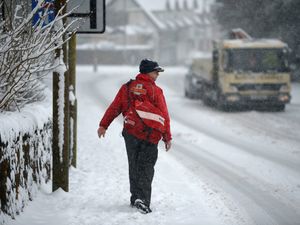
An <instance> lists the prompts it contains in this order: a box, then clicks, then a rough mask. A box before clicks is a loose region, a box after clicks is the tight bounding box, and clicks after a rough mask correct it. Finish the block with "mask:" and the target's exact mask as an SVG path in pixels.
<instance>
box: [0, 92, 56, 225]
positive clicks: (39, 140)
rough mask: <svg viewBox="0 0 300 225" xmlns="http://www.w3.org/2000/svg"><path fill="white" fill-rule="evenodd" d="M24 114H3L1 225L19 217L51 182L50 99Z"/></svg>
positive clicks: (0, 119) (0, 126)
mask: <svg viewBox="0 0 300 225" xmlns="http://www.w3.org/2000/svg"><path fill="white" fill-rule="evenodd" d="M46 96H47V98H46V99H45V101H43V102H36V103H32V104H29V105H26V106H25V107H24V108H23V109H22V110H21V112H4V113H1V114H0V173H1V176H0V200H1V201H0V207H1V210H0V224H4V222H5V218H7V217H8V216H10V217H12V218H14V217H15V216H16V215H17V214H19V213H20V212H21V211H22V209H23V207H24V206H25V205H26V203H27V202H28V200H32V199H33V197H34V196H35V193H36V191H37V190H38V188H39V186H40V185H42V184H44V183H46V182H47V181H48V180H49V179H50V172H51V167H52V166H51V163H52V160H51V157H52V155H51V154H52V123H51V116H52V110H51V107H52V104H51V100H50V98H51V95H50V94H49V93H47V94H46Z"/></svg>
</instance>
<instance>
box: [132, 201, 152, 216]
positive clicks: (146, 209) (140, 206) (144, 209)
mask: <svg viewBox="0 0 300 225" xmlns="http://www.w3.org/2000/svg"><path fill="white" fill-rule="evenodd" d="M134 207H135V208H137V209H138V211H139V212H140V213H143V214H147V213H151V212H152V210H151V209H150V208H149V206H147V205H146V204H145V203H144V202H143V201H142V200H141V199H137V200H135V202H134Z"/></svg>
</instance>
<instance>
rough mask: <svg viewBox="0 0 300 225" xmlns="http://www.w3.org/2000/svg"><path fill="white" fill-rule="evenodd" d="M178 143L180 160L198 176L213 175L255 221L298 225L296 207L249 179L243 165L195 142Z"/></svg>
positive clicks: (215, 183)
mask: <svg viewBox="0 0 300 225" xmlns="http://www.w3.org/2000/svg"><path fill="white" fill-rule="evenodd" d="M174 147H176V149H177V151H174V154H175V155H176V156H177V158H178V159H179V160H180V161H183V163H184V164H185V165H187V167H188V168H190V170H192V171H193V172H194V173H195V174H196V175H197V176H198V177H199V175H200V176H201V174H202V176H203V174H204V173H206V174H205V175H204V177H203V178H201V179H204V180H205V179H209V178H210V179H209V180H210V182H211V183H213V184H214V185H215V186H217V187H218V189H219V190H220V189H221V192H223V191H226V192H227V193H229V194H230V195H232V196H233V197H232V198H233V200H234V201H235V202H238V203H239V204H240V205H241V206H242V207H244V208H245V209H246V211H247V212H248V213H249V215H250V216H251V218H252V219H253V221H254V222H255V224H257V225H261V224H264V225H275V224H276V225H277V224H278V225H282V224H285V225H295V224H298V222H299V221H300V215H299V214H298V213H297V212H296V211H295V210H294V209H292V208H290V207H288V206H287V205H285V204H284V203H282V202H280V201H279V200H277V199H276V198H275V197H273V196H271V195H270V194H269V193H267V192H266V191H264V190H261V189H259V188H258V187H257V186H256V185H253V184H252V183H250V182H248V181H247V179H245V175H246V174H245V172H244V171H243V172H242V173H238V171H239V168H235V167H234V166H233V165H228V164H226V163H225V162H224V161H223V160H220V159H218V158H217V157H216V156H215V155H211V154H209V153H208V152H205V151H201V149H199V148H198V147H197V148H196V147H195V146H193V145H189V146H188V147H186V146H185V145H184V144H183V143H181V141H180V140H179V141H177V142H176V143H174ZM179 149H180V150H179ZM178 150H179V151H178ZM199 166H200V167H199ZM204 171H205V172H204ZM251 179H253V178H251ZM257 182H259V181H257Z"/></svg>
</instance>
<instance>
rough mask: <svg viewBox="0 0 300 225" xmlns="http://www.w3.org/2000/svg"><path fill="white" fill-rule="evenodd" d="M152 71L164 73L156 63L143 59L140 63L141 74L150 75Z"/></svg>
mask: <svg viewBox="0 0 300 225" xmlns="http://www.w3.org/2000/svg"><path fill="white" fill-rule="evenodd" d="M152 71H158V72H164V69H163V68H161V67H160V66H159V65H158V63H157V62H155V61H152V60H150V59H143V60H142V61H141V63H140V73H150V72H152Z"/></svg>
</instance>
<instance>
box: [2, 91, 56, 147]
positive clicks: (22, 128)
mask: <svg viewBox="0 0 300 225" xmlns="http://www.w3.org/2000/svg"><path fill="white" fill-rule="evenodd" d="M45 96H46V98H45V99H44V101H42V102H34V103H31V104H28V105H25V106H24V107H23V108H22V109H21V111H20V112H19V111H15V112H8V111H4V112H1V114H0V139H1V141H2V142H10V141H13V140H14V139H16V137H17V136H18V135H19V133H21V134H25V133H33V132H34V131H35V130H36V129H43V126H44V124H45V123H46V122H47V121H49V120H50V118H51V116H52V102H51V91H50V90H45Z"/></svg>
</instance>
